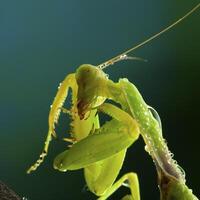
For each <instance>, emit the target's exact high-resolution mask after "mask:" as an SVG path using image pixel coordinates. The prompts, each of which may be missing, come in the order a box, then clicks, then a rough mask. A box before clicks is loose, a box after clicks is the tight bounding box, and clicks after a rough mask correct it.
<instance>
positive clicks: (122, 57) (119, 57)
mask: <svg viewBox="0 0 200 200" xmlns="http://www.w3.org/2000/svg"><path fill="white" fill-rule="evenodd" d="M199 7H200V3H199V4H198V5H196V6H195V7H194V8H193V9H191V10H190V11H189V12H188V13H186V14H185V15H184V16H183V17H181V18H180V19H178V20H177V21H175V22H174V23H172V24H171V25H169V26H167V27H166V28H165V29H163V30H162V31H160V32H158V33H157V34H155V35H153V36H151V37H149V38H148V39H146V40H144V41H143V42H141V43H139V44H138V45H136V46H134V47H132V48H130V49H128V50H126V51H124V52H123V53H121V54H119V55H117V56H115V57H113V58H111V59H109V60H108V61H106V62H104V63H102V64H100V65H98V66H97V67H98V68H100V69H105V68H106V67H108V66H109V65H112V64H114V63H116V62H118V61H120V60H126V59H134V60H141V59H140V58H138V57H129V56H127V54H128V53H130V52H132V51H134V50H136V49H138V48H140V47H142V46H144V45H145V44H147V43H149V42H150V41H151V40H153V39H155V38H157V37H158V36H160V35H162V34H163V33H165V32H167V31H168V30H170V29H171V28H173V27H174V26H176V25H177V24H179V23H180V22H181V21H183V20H184V19H186V18H187V17H188V16H189V15H191V14H192V13H193V12H195V11H196V10H197V9H198V8H199Z"/></svg>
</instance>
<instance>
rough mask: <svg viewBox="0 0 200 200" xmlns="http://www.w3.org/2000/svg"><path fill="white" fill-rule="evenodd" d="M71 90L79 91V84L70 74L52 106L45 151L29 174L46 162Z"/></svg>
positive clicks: (29, 170) (60, 87)
mask: <svg viewBox="0 0 200 200" xmlns="http://www.w3.org/2000/svg"><path fill="white" fill-rule="evenodd" d="M69 88H72V90H73V91H77V84H76V80H75V75H74V74H69V75H68V76H66V78H65V79H64V81H63V82H62V83H60V85H59V87H58V92H57V94H56V96H55V98H54V101H53V104H52V105H51V109H50V112H49V120H48V123H49V130H48V133H47V137H46V140H45V143H44V149H43V151H42V153H41V154H40V156H39V159H38V160H37V161H36V162H35V164H33V165H32V166H31V167H30V168H29V169H28V170H27V173H30V172H31V171H34V170H36V169H37V168H38V167H39V166H40V164H41V163H42V162H43V161H44V158H45V156H46V155H47V153H48V148H49V144H50V142H51V140H52V136H54V137H56V133H55V124H56V123H57V122H58V119H59V115H60V112H61V110H62V106H63V104H64V101H65V99H66V97H67V94H68V90H69Z"/></svg>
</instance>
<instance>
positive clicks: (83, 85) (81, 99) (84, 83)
mask: <svg viewBox="0 0 200 200" xmlns="http://www.w3.org/2000/svg"><path fill="white" fill-rule="evenodd" d="M107 79H108V78H107V75H106V74H105V73H104V72H103V71H102V70H101V69H99V68H97V67H95V66H93V65H89V64H83V65H81V66H80V67H79V68H78V69H77V71H76V81H77V84H78V97H77V98H78V99H77V102H78V103H77V108H78V114H79V117H80V119H83V118H84V116H85V114H86V113H87V112H88V111H90V110H91V109H93V108H95V107H97V106H99V105H101V104H102V103H103V102H104V101H105V98H104V97H101V96H99V95H98V93H99V91H100V90H102V88H104V87H103V85H104V84H105V82H106V80H107ZM102 84H103V85H102Z"/></svg>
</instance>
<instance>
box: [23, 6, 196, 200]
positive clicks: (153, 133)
mask: <svg viewBox="0 0 200 200" xmlns="http://www.w3.org/2000/svg"><path fill="white" fill-rule="evenodd" d="M199 7H200V4H198V5H197V6H196V7H194V8H193V9H192V10H191V11H190V12H188V13H187V14H186V15H184V16H183V17H182V18H180V19H179V20H177V21H176V22H174V23H173V24H171V25H170V26H168V27H167V28H165V29H164V30H162V31H161V32H159V33H157V34H155V35H153V36H152V37H150V38H148V39H147V40H145V41H144V42H142V43H140V44H139V45H137V46H134V47H133V48H131V49H129V50H127V51H125V52H124V53H122V54H120V55H118V56H116V57H114V58H112V59H110V60H108V61H106V62H104V63H102V64H100V65H98V66H97V67H95V66H93V65H90V64H83V65H81V66H80V67H79V68H78V69H77V70H76V73H72V74H69V75H67V76H66V78H65V79H64V81H63V82H62V83H61V84H60V87H59V89H58V92H57V94H56V97H55V99H54V101H53V104H52V106H51V109H50V113H49V120H48V121H49V131H48V134H47V138H46V141H45V146H44V150H43V152H42V154H41V155H40V158H39V159H38V160H37V161H36V163H35V164H34V165H32V166H31V167H30V168H29V169H28V171H27V173H30V172H31V171H33V170H36V169H37V167H38V166H39V165H40V164H41V163H42V162H43V160H44V158H45V156H46V155H47V152H48V147H49V143H50V141H51V139H52V138H53V137H56V133H55V124H56V123H57V122H58V120H59V115H60V113H61V112H65V113H67V114H69V115H70V116H71V119H72V122H71V137H70V138H64V140H65V141H67V142H70V143H71V144H72V145H71V147H70V148H69V149H66V150H65V151H64V152H62V153H60V154H59V155H58V156H56V158H55V160H54V164H53V166H54V168H55V169H57V170H60V171H63V172H65V171H67V170H77V169H81V168H84V175H85V180H86V183H87V186H88V188H89V190H90V191H91V192H93V193H94V194H96V195H97V196H99V198H98V199H99V200H104V199H107V198H108V197H109V196H110V195H112V194H113V193H114V192H115V191H116V190H117V189H118V188H120V187H121V186H122V185H126V186H128V187H129V188H130V192H131V194H129V195H126V196H125V197H123V200H140V191H139V181H138V177H137V174H136V173H133V172H130V173H127V174H125V175H123V176H122V177H121V178H120V179H119V180H117V181H116V178H117V176H118V174H119V171H120V169H121V167H122V165H123V161H124V158H125V154H126V151H127V149H128V148H129V147H130V146H131V145H132V144H133V143H134V142H135V141H136V140H137V139H138V137H139V136H140V135H141V136H142V138H143V139H144V141H145V144H146V146H145V149H146V151H147V152H148V153H149V154H150V156H151V157H152V159H153V161H154V163H155V166H156V170H157V173H158V180H159V187H160V193H161V199H162V200H172V199H173V200H182V199H185V200H196V199H197V197H196V196H195V195H193V194H192V191H191V190H190V189H189V188H188V187H187V186H186V185H185V174H184V172H183V171H182V170H181V169H180V167H179V166H178V165H177V163H176V161H174V160H173V158H172V155H171V153H170V151H169V150H168V147H167V144H166V142H165V140H164V139H163V136H162V128H161V126H160V124H159V120H158V119H157V118H155V117H154V115H153V113H154V112H155V111H152V108H151V107H150V106H148V105H147V104H146V103H145V101H144V100H143V98H142V96H141V94H140V93H139V91H138V90H137V88H136V87H135V86H134V85H133V84H132V83H130V82H129V81H128V79H119V81H118V82H117V83H115V82H113V81H112V80H110V79H109V78H108V76H107V74H106V73H105V72H104V71H103V69H104V68H106V67H107V66H109V65H111V64H114V63H115V62H118V61H120V60H124V59H140V58H136V57H129V56H128V55H127V54H128V53H130V52H132V51H133V50H136V49H137V48H139V47H141V46H143V45H144V44H146V43H148V42H150V41H151V40H153V39H155V38H157V37H158V36H160V35H161V34H163V33H164V32H166V31H168V30H169V29H171V28H172V27H174V26H175V25H177V24H178V23H180V22H181V21H182V20H183V19H185V18H186V17H188V16H189V15H190V14H192V13H193V12H194V11H195V10H197V9H198V8H199ZM69 88H71V90H72V106H71V108H70V109H69V110H67V109H65V108H63V104H64V102H65V99H66V97H67V95H68V90H69ZM107 99H109V100H111V102H112V101H113V102H116V103H118V104H119V105H120V106H116V105H113V104H112V103H107V102H106V100H107ZM99 112H103V113H104V114H106V115H109V116H110V117H111V120H110V121H108V122H106V123H105V124H103V125H102V126H100V123H99V116H98V113H99Z"/></svg>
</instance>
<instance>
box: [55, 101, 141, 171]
mask: <svg viewBox="0 0 200 200" xmlns="http://www.w3.org/2000/svg"><path fill="white" fill-rule="evenodd" d="M98 109H99V110H101V111H102V112H105V113H106V114H108V115H110V116H111V117H113V118H114V119H113V120H111V121H110V122H107V123H106V124H105V125H103V126H102V127H101V128H100V129H98V130H96V132H95V133H94V134H92V135H89V136H88V137H86V138H84V139H83V140H81V141H79V142H78V143H75V144H74V145H73V147H72V148H70V149H69V150H66V151H64V152H62V153H61V154H59V155H58V156H57V157H56V159H55V161H54V167H55V168H56V169H58V170H61V171H66V170H76V169H80V168H84V167H85V166H88V165H90V164H92V163H95V162H98V161H100V160H103V159H105V158H107V157H109V156H112V155H114V154H116V153H118V152H120V151H122V150H124V149H127V148H128V147H129V146H130V145H131V144H132V143H133V142H134V141H135V140H137V139H138V137H139V128H138V125H137V122H136V121H135V120H134V119H133V118H132V117H131V116H129V114H128V113H126V112H125V111H123V110H121V109H120V108H118V107H116V106H114V105H111V104H108V103H104V104H102V105H101V106H99V108H98ZM119 122H120V123H119ZM94 144H95V146H96V148H95V149H94V148H93V145H94ZM80 149H81V152H80Z"/></svg>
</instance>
